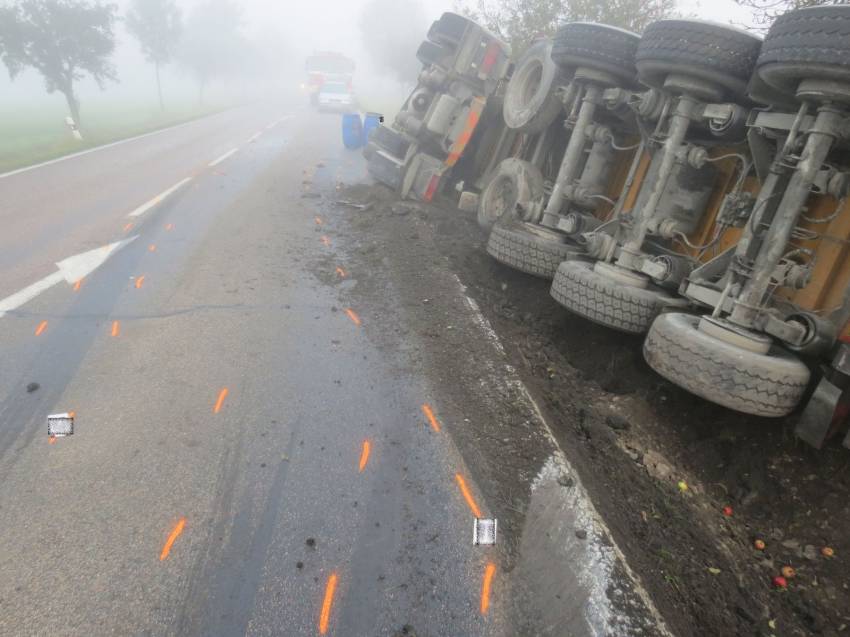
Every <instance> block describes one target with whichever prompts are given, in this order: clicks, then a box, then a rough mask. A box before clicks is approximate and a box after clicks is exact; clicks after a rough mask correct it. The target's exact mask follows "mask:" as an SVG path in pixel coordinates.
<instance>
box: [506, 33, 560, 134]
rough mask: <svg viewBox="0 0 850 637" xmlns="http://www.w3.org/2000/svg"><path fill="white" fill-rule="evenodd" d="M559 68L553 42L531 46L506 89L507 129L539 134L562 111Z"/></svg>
mask: <svg viewBox="0 0 850 637" xmlns="http://www.w3.org/2000/svg"><path fill="white" fill-rule="evenodd" d="M559 78H560V69H559V68H558V65H557V64H555V62H553V61H552V41H551V40H542V41H540V42H537V43H535V44H532V45H531V46H530V47H529V48H528V49H527V50H526V51H525V53H523V54H522V57H521V58H520V59H519V60H518V61H517V63H516V67H515V68H514V73H513V75H512V76H511V80H510V82H508V86H507V89H505V102H504V105H503V108H502V114H503V116H504V119H505V124H507V126H508V128H512V129H514V130H521V131H523V132H526V133H539V132H540V131H542V130H544V129H545V128H546V127H547V126H549V124H551V123H552V122H553V121H554V120H555V118H556V117H557V116H558V113H560V112H561V110H562V109H563V104H562V103H561V99H560V96H559V95H558V93H557V91H556V89H557V88H558V84H559V81H558V80H559Z"/></svg>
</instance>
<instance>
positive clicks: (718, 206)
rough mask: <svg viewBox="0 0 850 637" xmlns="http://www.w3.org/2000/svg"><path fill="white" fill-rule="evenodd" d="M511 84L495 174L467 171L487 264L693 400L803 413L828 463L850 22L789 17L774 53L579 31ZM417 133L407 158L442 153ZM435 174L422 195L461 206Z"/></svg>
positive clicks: (845, 334)
mask: <svg viewBox="0 0 850 637" xmlns="http://www.w3.org/2000/svg"><path fill="white" fill-rule="evenodd" d="M444 17H445V16H444ZM438 22H439V21H438ZM436 24H437V23H435V25H436ZM467 28H471V27H469V25H467ZM471 32H472V31H471ZM482 33H483V32H482ZM482 37H484V36H482ZM486 46H487V45H486V44H483V43H482V44H479V45H478V47H479V48H486ZM500 50H501V51H502V52H503V53H506V50H505V49H500ZM499 69H500V70H499V73H498V75H501V78H500V79H496V77H495V76H493V77H492V78H490V79H491V84H489V86H491V87H493V90H492V91H491V92H489V93H487V94H486V96H484V97H486V99H487V100H488V101H489V102H490V103H489V105H488V106H487V108H488V109H489V111H490V112H495V111H497V110H498V111H500V112H501V118H499V121H498V122H492V121H488V122H487V123H486V124H485V123H484V122H483V120H482V121H480V122H478V129H477V130H476V131H475V132H474V136H477V138H478V139H482V140H484V139H485V138H487V137H488V136H487V135H484V132H485V128H486V127H487V126H489V127H491V128H492V132H491V133H490V135H489V147H488V149H487V159H488V161H487V162H483V161H478V162H475V161H470V162H469V164H468V166H467V173H466V174H464V175H463V176H462V177H461V176H459V175H454V176H453V177H454V179H459V178H462V179H463V180H464V185H465V187H466V188H468V189H471V190H473V191H475V192H476V193H477V194H478V199H479V203H478V221H479V223H480V225H481V226H482V227H483V228H484V229H485V231H486V232H488V234H489V237H488V243H487V251H488V252H489V253H490V255H491V256H493V257H494V258H495V259H496V260H498V261H500V262H501V263H504V264H505V265H507V266H510V267H513V268H515V269H518V270H521V271H523V272H526V273H529V274H533V275H535V276H539V277H543V278H546V279H551V280H552V284H551V295H552V297H553V298H554V299H555V300H556V301H557V302H558V303H559V304H560V305H562V306H563V307H564V308H566V309H567V310H569V311H570V312H573V313H575V314H577V315H580V316H582V317H584V318H586V319H588V320H591V321H594V322H596V323H600V324H602V325H605V326H607V327H609V328H612V329H615V330H619V331H623V332H627V333H631V334H635V335H641V336H643V337H644V339H645V340H644V346H643V351H644V356H645V358H646V360H647V362H648V363H649V365H650V366H651V367H652V368H653V369H654V370H655V371H656V372H658V373H659V374H661V375H662V376H664V377H666V378H667V379H669V380H670V381H671V382H673V383H675V384H677V385H679V386H681V387H683V388H685V389H687V390H688V391H691V392H692V393H694V394H697V395H699V396H702V397H703V398H705V399H707V400H710V401H712V402H715V403H718V404H720V405H724V406H726V407H728V408H731V409H734V410H737V411H740V412H743V413H746V414H752V415H757V416H767V417H784V416H788V415H791V416H792V417H793V418H794V419H796V423H797V424H796V432H797V435H798V436H799V437H800V438H802V439H803V440H805V441H807V442H808V443H810V444H812V445H814V446H816V447H820V446H821V445H823V444H824V442H825V441H826V440H827V439H829V438H830V437H833V436H836V435H839V434H841V433H842V432H843V430H844V429H846V427H847V415H848V413H849V412H850V205H848V194H850V6H848V5H833V6H819V7H810V8H805V9H799V10H794V11H789V12H788V13H786V14H784V15H782V16H780V17H779V18H778V19H777V20H776V21H775V23H774V24H773V25H772V27H771V28H770V30H769V32H768V33H767V35H766V36H765V37H764V39H762V38H760V37H757V36H755V35H753V34H751V33H748V32H746V31H742V30H739V29H736V28H733V27H730V26H725V25H720V24H714V23H708V22H702V21H696V20H662V21H658V22H655V23H652V24H650V25H649V26H648V27H647V29H646V30H645V32H644V33H643V34H642V35H638V34H634V33H630V32H628V31H624V30H622V29H617V28H615V27H611V26H607V25H601V24H589V23H571V24H567V25H564V26H563V27H561V28H560V29H559V30H558V32H557V33H556V35H555V36H554V37H553V38H551V39H548V40H541V41H539V42H537V43H535V44H534V45H533V46H531V47H530V48H529V49H528V50H527V51H525V52H524V53H523V54H522V55H521V56H520V57H519V58H518V59H516V60H515V61H514V63H513V64H512V65H509V64H507V63H506V62H505V63H503V64H502V65H501V66H500V67H499ZM426 70H427V67H426ZM414 94H415V92H414ZM482 95H483V94H482ZM482 112H483V111H482ZM400 117H401V121H400V122H399V121H398V120H397V122H396V127H397V131H398V132H397V133H396V134H397V135H398V136H399V137H402V136H404V135H408V137H407V138H405V139H408V140H409V141H408V142H407V145H406V146H405V150H407V154H406V155H405V161H409V160H410V158H411V157H410V153H411V147H414V146H415V148H416V152H427V150H426V149H433V146H428V145H427V144H425V143H424V142H421V143H420V142H419V141H417V139H418V138H416V137H415V136H410V135H411V133H413V132H414V129H415V127H413V128H404V125H403V123H404V116H402V115H401V114H400ZM403 130H404V131H406V132H402V131H403ZM471 139H473V136H470V137H469V138H468V139H467V141H470V140H471ZM455 140H457V137H455ZM485 145H486V144H485ZM466 150H467V151H468V152H469V153H470V157H471V156H474V155H475V150H474V148H473V147H472V146H470V147H469V148H467V149H466ZM431 152H434V150H431ZM432 157H434V158H436V159H435V161H437V160H442V161H443V165H445V160H444V159H441V158H443V155H442V154H440V153H435V154H433V155H432ZM446 157H448V154H446ZM409 165H411V166H412V165H414V164H413V163H410V164H409ZM370 170H371V164H370ZM438 173H439V175H440V176H441V179H442V180H443V181H441V182H440V181H439V180H438V182H437V183H436V185H435V190H434V192H431V193H427V194H429V196H428V197H424V198H430V197H431V196H433V195H434V194H435V193H437V192H440V191H441V190H443V191H448V185H449V184H448V182H449V181H450V180H448V179H445V177H446V176H447V175H449V174H450V172H448V171H446V170H445V169H443V171H442V172H440V170H439V169H437V168H435V169H434V170H433V171H432V172H431V173H429V174H430V175H435V174H438ZM373 174H375V171H373ZM417 174H418V171H417ZM417 178H418V177H414V178H411V179H408V181H409V182H410V183H414V182H415V181H416V179H417ZM429 178H430V177H429ZM385 181H387V183H389V180H385ZM402 181H403V180H402ZM429 183H432V182H429ZM401 189H402V190H403V189H404V187H403V186H401ZM413 190H416V189H415V188H414V189H413ZM420 190H421V187H420ZM426 191H427V188H426ZM844 444H845V446H848V447H850V434H846V436H845V437H844Z"/></svg>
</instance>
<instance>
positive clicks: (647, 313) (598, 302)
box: [550, 261, 673, 334]
mask: <svg viewBox="0 0 850 637" xmlns="http://www.w3.org/2000/svg"><path fill="white" fill-rule="evenodd" d="M550 294H551V295H552V298H554V299H555V300H556V301H557V302H558V303H559V304H561V305H563V306H564V307H565V308H566V309H568V310H570V311H571V312H573V313H575V314H578V315H579V316H583V317H584V318H586V319H589V320H591V321H593V322H594V323H599V324H600V325H604V326H606V327H611V328H613V329H615V330H620V331H621V332H628V333H630V334H644V333H645V332H646V331H647V330H648V329H649V326H650V325H651V324H652V321H653V320H655V317H656V316H658V314H659V313H660V312H661V310H662V309H663V308H664V306H665V305H666V304H667V303H668V302H672V301H673V298H672V297H670V296H669V295H668V294H667V293H666V292H664V291H662V290H661V289H660V288H658V289H656V288H639V287H636V286H634V285H628V284H626V283H622V282H620V281H617V280H616V279H614V278H612V277H610V276H606V275H604V274H601V273H599V272H596V271H595V270H594V263H590V262H587V261H564V262H563V263H562V264H561V265H560V266H559V267H558V271H557V273H556V274H555V278H554V280H553V281H552V289H551V290H550Z"/></svg>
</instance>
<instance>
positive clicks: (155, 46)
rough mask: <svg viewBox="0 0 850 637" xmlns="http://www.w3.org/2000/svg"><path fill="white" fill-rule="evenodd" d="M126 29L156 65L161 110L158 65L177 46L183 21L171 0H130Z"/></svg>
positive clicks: (168, 60)
mask: <svg viewBox="0 0 850 637" xmlns="http://www.w3.org/2000/svg"><path fill="white" fill-rule="evenodd" d="M125 22H126V24H127V30H128V31H129V32H130V33H132V34H133V35H134V36H135V37H136V39H137V40H138V41H139V44H140V45H141V47H142V53H143V54H144V56H145V59H146V60H147V61H148V62H150V63H151V64H153V65H154V69H156V90H157V94H158V95H159V108H160V110H162V108H163V106H162V84H161V83H160V81H159V68H160V67H161V66H162V65H163V64H168V63H169V62H170V61H171V57H172V56H173V55H174V52H175V50H176V49H177V43H178V42H179V40H180V32H181V30H182V23H181V18H180V9H178V8H177V4H176V3H175V2H174V0H133V5H132V7H131V8H130V10H129V11H128V12H127V17H126V19H125Z"/></svg>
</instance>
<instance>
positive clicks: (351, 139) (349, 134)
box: [342, 113, 364, 150]
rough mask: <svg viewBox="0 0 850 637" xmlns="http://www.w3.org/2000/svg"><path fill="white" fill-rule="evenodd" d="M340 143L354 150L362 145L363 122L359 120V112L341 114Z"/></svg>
mask: <svg viewBox="0 0 850 637" xmlns="http://www.w3.org/2000/svg"><path fill="white" fill-rule="evenodd" d="M342 143H343V144H345V147H346V148H348V149H350V150H355V149H357V148H360V147H361V146H362V145H363V143H364V137H363V123H362V122H361V121H360V113H345V114H343V116H342Z"/></svg>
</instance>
